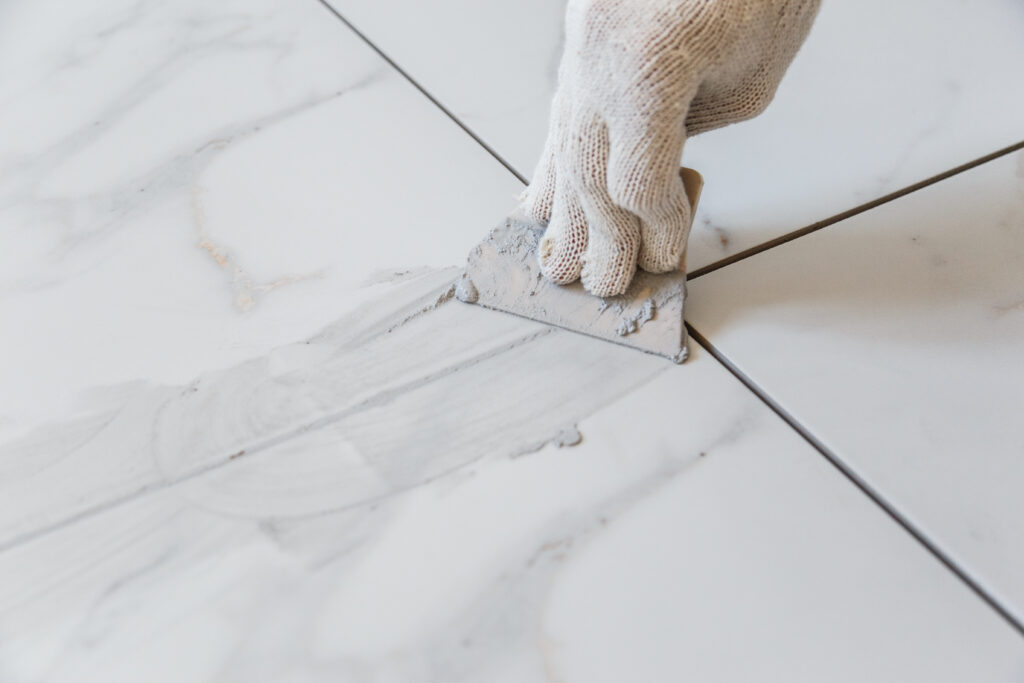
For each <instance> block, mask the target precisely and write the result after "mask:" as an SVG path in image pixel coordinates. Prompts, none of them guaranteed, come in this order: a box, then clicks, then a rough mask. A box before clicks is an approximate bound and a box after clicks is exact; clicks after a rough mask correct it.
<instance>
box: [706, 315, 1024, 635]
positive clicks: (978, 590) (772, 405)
mask: <svg viewBox="0 0 1024 683" xmlns="http://www.w3.org/2000/svg"><path fill="white" fill-rule="evenodd" d="M686 329H687V331H688V332H689V334H690V336H691V337H693V339H695V340H696V341H697V343H698V344H700V345H701V346H702V347H703V348H704V350H705V351H707V352H708V353H710V354H711V355H712V356H713V357H714V359H715V360H717V361H718V362H719V363H721V364H722V365H723V366H725V368H726V369H727V370H728V371H729V372H731V373H732V375H733V376H734V377H735V378H736V379H738V380H739V381H740V382H742V383H743V385H744V386H745V387H747V389H749V390H750V391H752V392H753V393H754V395H755V396H757V397H758V398H759V399H761V402H762V403H764V404H765V405H766V406H768V408H769V409H771V410H772V412H774V413H775V414H776V415H778V416H779V417H780V418H782V421H783V422H785V423H786V424H787V425H789V426H790V428H792V429H793V430H794V431H795V432H796V433H797V434H799V435H800V436H801V437H803V439H804V441H806V442H807V443H808V444H810V445H811V447H813V448H814V449H815V450H817V451H818V453H820V454H821V455H822V456H823V457H824V458H825V459H826V460H828V462H829V463H830V464H831V465H832V466H833V467H835V468H836V469H837V470H839V472H840V473H841V474H842V475H843V476H845V477H846V478H847V479H848V480H849V481H850V482H851V483H852V484H853V485H854V486H856V487H857V488H858V489H860V491H861V492H862V493H863V494H865V495H866V496H867V497H868V498H870V499H871V500H872V501H874V503H875V504H876V505H878V506H879V507H880V508H881V509H882V510H883V511H884V512H885V513H886V514H887V515H888V516H889V517H890V518H891V519H892V520H893V521H894V522H896V523H897V524H899V525H900V526H901V527H903V530H904V531H906V532H907V533H909V534H910V535H911V536H912V537H913V538H914V539H915V540H916V541H917V542H918V543H920V544H921V545H923V546H924V547H925V549H926V550H928V552H930V553H931V554H932V555H933V556H934V557H935V558H936V559H937V560H938V561H939V562H941V563H942V564H943V565H945V567H946V569H948V570H949V571H951V572H953V574H955V575H956V576H957V578H959V579H960V580H961V581H963V582H964V583H965V584H967V587H968V588H970V589H971V590H972V591H973V592H974V594H975V595H976V596H978V597H979V598H981V600H982V601H983V602H985V603H986V604H987V605H988V606H989V607H991V608H992V609H993V610H995V611H996V613H997V614H998V615H999V616H1000V617H1002V618H1003V620H1004V621H1005V622H1006V623H1007V624H1009V625H1010V627H1011V628H1013V630H1015V631H1016V632H1017V633H1018V634H1020V635H1021V636H1024V623H1022V622H1020V621H1019V620H1018V619H1017V618H1016V617H1015V616H1014V615H1013V614H1012V613H1011V612H1010V611H1009V610H1008V609H1007V608H1006V607H1004V606H1003V605H1002V604H1000V602H999V601H998V600H997V599H996V598H995V597H994V596H993V595H992V594H991V593H989V592H988V591H987V590H985V588H983V587H982V586H981V585H980V584H979V583H978V582H977V581H976V580H975V579H974V578H973V577H971V575H970V574H968V573H967V571H966V570H964V569H961V568H960V566H959V565H957V563H956V562H955V561H954V560H953V558H951V557H950V556H949V555H947V554H946V553H945V551H943V550H942V549H941V548H940V547H939V546H938V545H936V544H935V543H934V542H932V541H931V539H929V538H928V537H927V536H926V535H925V534H924V532H922V531H921V530H920V529H918V528H917V527H916V526H914V524H913V522H911V521H910V520H909V519H907V518H906V517H904V516H903V514H902V513H900V511H899V510H897V509H896V507H895V506H893V505H892V504H891V503H889V502H888V501H887V500H886V499H885V498H884V497H883V496H882V495H881V493H879V492H878V491H877V490H876V489H875V488H874V487H873V486H871V484H869V483H868V482H867V481H865V480H864V479H863V478H862V477H861V476H860V475H858V474H857V473H856V472H854V471H853V470H852V469H851V468H850V467H849V466H847V465H846V463H844V462H843V461H842V459H841V458H839V456H837V455H836V454H835V453H833V452H832V451H831V450H830V449H829V448H828V447H827V446H825V444H823V443H822V442H821V441H819V440H818V438H817V437H815V436H814V435H813V434H812V433H811V432H810V430H808V429H807V428H806V427H804V426H803V425H802V424H800V423H799V422H797V420H796V418H794V417H793V416H792V415H791V414H790V413H789V412H787V411H786V409H785V408H783V407H782V406H781V405H779V404H778V403H777V402H776V401H775V400H774V399H772V398H771V397H770V396H769V395H768V394H767V392H765V391H764V389H762V388H761V387H760V386H758V385H757V384H756V383H754V381H753V380H752V379H751V378H750V377H748V376H747V375H746V374H745V373H744V372H743V371H742V370H740V369H739V368H738V367H737V366H736V365H734V364H733V362H732V361H730V360H729V358H728V357H726V356H725V354H723V353H722V352H721V351H720V350H719V349H717V348H716V347H715V346H714V345H713V344H712V343H711V342H709V341H708V340H707V338H705V337H704V335H702V334H701V333H700V332H698V331H697V330H696V329H694V328H693V326H692V325H690V323H686Z"/></svg>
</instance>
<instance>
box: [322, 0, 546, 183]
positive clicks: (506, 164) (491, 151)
mask: <svg viewBox="0 0 1024 683" xmlns="http://www.w3.org/2000/svg"><path fill="white" fill-rule="evenodd" d="M317 1H318V2H319V3H320V4H321V5H323V6H324V8H325V9H326V10H327V11H328V12H330V13H331V14H333V15H334V16H335V17H336V18H337V19H338V21H340V22H341V23H343V24H345V26H347V27H348V28H349V30H351V31H352V32H353V33H355V34H356V35H357V36H358V37H359V39H360V40H362V41H363V42H364V43H366V45H367V46H368V47H369V48H370V49H371V50H373V51H374V52H376V53H377V55H378V56H379V57H380V58H381V59H383V60H384V61H385V62H387V63H388V64H389V65H390V66H391V68H393V69H394V70H395V71H397V72H398V73H399V74H401V76H402V77H403V78H404V79H405V80H407V81H408V82H409V83H410V84H411V85H412V86H413V87H414V88H416V89H417V90H419V91H420V94H422V95H423V96H424V97H426V98H427V99H428V100H430V101H431V102H432V103H433V104H434V106H435V107H437V108H438V109H440V110H441V111H442V112H444V114H445V115H446V116H447V117H448V118H449V119H451V120H452V122H453V123H455V125H457V126H458V127H459V128H461V129H462V130H463V131H464V132H465V133H466V134H467V135H469V137H471V138H473V140H475V141H476V143H477V144H478V145H480V146H481V147H483V148H484V149H485V150H486V151H487V153H488V154H490V155H491V156H492V157H494V158H495V159H496V160H497V162H498V163H500V164H501V165H502V166H504V167H505V169H506V170H508V172H509V173H511V174H512V175H514V176H515V177H516V179H518V180H519V182H521V183H522V184H523V185H528V184H529V181H528V180H527V179H526V177H525V176H523V175H522V174H521V173H519V171H517V170H516V169H515V167H513V166H512V164H511V163H509V162H508V161H507V160H506V159H505V158H504V157H503V156H501V155H500V154H498V151H497V150H496V149H494V148H493V147H491V146H490V145H488V144H487V143H486V142H484V141H483V139H482V138H481V137H480V136H479V135H477V134H476V133H474V132H473V130H472V129H470V127H469V126H467V125H466V124H465V123H463V122H462V121H461V120H460V119H459V118H458V117H457V116H455V114H454V113H452V111H451V110H450V109H448V107H446V106H444V105H443V104H441V102H440V101H439V100H438V99H437V98H436V97H434V96H433V95H432V94H431V93H430V92H429V91H428V90H427V89H426V88H424V87H423V86H422V85H420V83H419V82H418V81H417V80H416V79H415V78H413V77H412V76H411V75H410V74H409V73H408V72H407V71H406V70H405V69H403V68H402V67H400V66H399V65H398V64H397V63H395V60H393V59H391V57H389V56H388V55H387V54H386V53H385V52H384V51H383V50H381V49H380V48H379V47H377V45H376V44H375V43H373V41H371V40H370V39H369V38H368V37H367V36H366V34H364V33H363V32H362V31H360V30H359V29H358V28H356V27H355V25H354V24H353V23H352V22H350V21H349V20H348V19H346V18H345V17H344V16H343V15H342V14H341V12H339V11H338V10H336V9H334V8H333V7H331V5H330V4H328V2H327V0H317Z"/></svg>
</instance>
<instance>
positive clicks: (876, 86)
mask: <svg viewBox="0 0 1024 683" xmlns="http://www.w3.org/2000/svg"><path fill="white" fill-rule="evenodd" d="M328 2H330V3H331V5H332V6H334V7H335V8H337V9H338V11H339V12H341V13H342V14H343V15H344V16H345V17H346V18H347V19H349V20H350V21H351V22H352V23H353V24H354V25H355V26H356V27H357V28H358V29H359V30H360V31H362V32H363V33H365V34H366V35H367V37H368V38H369V39H370V40H372V41H373V42H374V43H375V44H376V45H377V46H379V47H380V48H381V49H382V50H383V51H384V52H385V53H387V54H388V55H389V56H390V57H391V58H392V59H394V60H395V61H396V62H397V63H398V64H399V65H401V66H402V68H403V69H405V70H406V71H407V72H408V73H409V74H410V75H411V76H412V77H413V78H415V79H416V80H417V81H418V82H419V83H420V84H421V85H422V86H423V87H424V88H426V89H427V90H428V91H429V92H431V93H432V94H433V95H434V96H435V97H437V98H438V99H439V100H440V101H441V102H442V103H443V104H444V105H445V106H447V107H448V108H449V109H450V110H451V111H452V112H453V113H454V114H455V115H456V116H458V117H459V118H460V119H461V120H463V121H464V122H465V123H466V124H467V125H468V126H469V127H470V128H471V129H472V130H473V131H474V132H475V133H476V134H478V135H479V136H480V137H481V138H482V139H483V140H484V141H486V142H487V143H488V144H489V145H491V146H492V147H493V148H494V149H495V150H496V151H497V152H498V153H499V154H501V155H502V156H503V157H504V158H505V159H507V160H508V161H509V162H510V163H511V164H512V165H513V166H514V167H515V168H516V169H517V170H518V171H519V172H520V173H521V174H523V175H525V176H529V175H530V174H531V173H532V172H533V167H534V164H535V163H536V161H537V158H538V157H539V155H540V150H541V147H542V145H543V142H544V137H545V133H546V126H547V111H548V102H549V98H550V97H551V93H552V91H553V89H554V84H555V76H556V70H557V65H558V60H559V57H560V50H561V45H560V35H561V24H562V13H563V8H564V6H565V2H564V0H562V1H559V2H551V1H550V0H521V1H520V2H500V3H499V2H474V1H473V0H433V1H431V2H418V1H417V0H378V1H374V2H367V1H366V0H328ZM1022 33H1024V5H1022V4H1021V3H1020V2H1018V0H979V1H978V2H963V1H962V0H904V1H902V2H899V3H892V2H887V1H886V0H866V1H861V2H825V3H823V7H822V10H821V13H820V15H819V17H818V20H817V23H816V25H815V27H814V29H813V31H812V33H811V36H810V38H809V39H808V41H807V43H806V45H804V48H803V50H802V51H801V53H800V54H799V55H798V56H797V59H796V61H795V62H794V64H793V66H792V68H791V69H790V71H789V73H788V74H787V76H786V79H785V80H784V81H783V83H782V86H781V88H780V90H779V92H778V95H777V97H776V99H775V102H774V103H773V104H772V105H771V107H770V108H769V109H768V111H767V112H766V113H765V114H764V115H762V116H761V117H759V118H758V119H755V120H753V121H750V122H746V123H744V124H742V125H737V126H733V127H729V128H725V129H722V130H719V131H715V132H712V133H709V134H707V135H704V136H700V137H697V138H694V139H693V140H691V141H690V142H689V143H688V146H687V149H686V152H685V154H684V161H685V163H686V165H687V166H691V167H693V168H696V169H697V170H699V171H700V172H701V173H702V174H703V175H704V177H705V179H706V181H707V183H706V185H705V187H704V194H703V196H702V198H701V208H700V210H699V212H698V215H697V217H696V220H695V224H694V230H693V233H692V234H691V237H690V249H689V254H688V259H687V262H688V265H689V267H690V268H691V269H696V268H699V267H701V266H705V265H707V264H710V263H713V262H715V261H718V260H720V259H722V258H724V257H727V256H730V255H732V254H735V253H738V252H740V251H742V250H744V249H746V248H749V247H752V246H754V245H757V244H760V243H762V242H765V241H767V240H769V239H772V238H774V237H777V236H779V235H782V234H786V233H789V232H791V231H793V230H796V229H798V228H801V227H804V226H806V225H810V224H812V223H815V222H817V221H820V220H823V219H825V218H828V217H830V216H833V215H835V214H838V213H841V212H843V211H846V210H848V209H851V208H853V207H855V206H858V205H860V204H863V203H865V202H868V201H870V200H873V199H876V198H878V197H881V196H884V195H886V194H888V193H890V192H893V191H895V190H898V189H901V188H903V187H906V186H908V185H910V184H913V183H915V182H918V181H920V180H923V179H925V178H928V177H930V176H933V175H935V174H938V173H942V172H945V171H946V170H948V169H950V168H952V167H954V166H957V165H959V164H963V163H966V162H968V161H970V160H972V159H975V158H978V157H980V156H984V155H986V154H989V153H991V152H994V151H996V150H998V149H1001V148H1003V147H1006V146H1009V145H1012V144H1014V143H1016V142H1019V141H1021V140H1024V126H1022V124H1021V121H1022V120H1024V90H1022V89H1021V88H1019V87H1016V85H1015V84H1016V83H1017V82H1018V81H1019V80H1020V75H1019V70H1020V69H1019V65H1020V64H1021V63H1024V41H1022V40H1021V39H1020V36H1021V34H1022Z"/></svg>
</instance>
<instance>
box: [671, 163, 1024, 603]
mask: <svg viewBox="0 0 1024 683" xmlns="http://www.w3.org/2000/svg"><path fill="white" fill-rule="evenodd" d="M691 285H692V286H691V298H690V300H689V303H690V304H692V305H691V306H690V308H689V310H688V314H689V316H690V321H691V322H692V323H693V325H694V326H695V327H696V328H697V329H698V330H699V331H700V332H702V333H703V334H704V335H705V336H707V337H708V338H709V339H710V340H711V342H712V343H713V344H714V345H715V346H716V347H718V348H719V349H720V350H721V351H722V352H723V353H724V354H725V355H726V356H727V357H728V358H729V359H730V360H731V361H732V362H734V363H735V364H736V365H737V366H738V367H739V368H740V369H741V370H742V371H743V372H744V373H746V374H747V375H748V376H750V377H751V378H752V379H753V381H754V382H755V383H757V384H758V385H759V386H760V387H761V388H763V389H764V390H765V391H766V392H767V393H768V394H769V395H770V396H772V398H773V399H774V400H776V401H777V402H778V403H779V404H780V405H781V406H782V407H783V408H784V409H785V410H787V411H788V412H789V413H791V414H792V415H793V416H794V418H795V419H796V420H798V421H799V422H800V423H802V424H803V425H805V426H806V427H807V428H808V429H809V430H810V431H811V432H812V433H813V434H814V435H815V436H816V437H817V438H819V439H820V440H821V441H822V442H823V443H824V444H825V445H826V446H827V447H828V448H829V449H831V450H832V451H833V452H835V453H836V454H837V455H838V456H839V457H840V458H841V459H842V460H843V461H845V462H846V463H847V464H848V465H849V466H850V467H851V468H853V469H854V470H855V471H856V472H857V473H858V474H859V475H860V476H861V477H862V478H863V479H864V480H866V481H867V483H868V484H869V485H871V486H872V487H874V488H875V489H876V490H877V491H879V493H880V494H881V495H882V496H883V497H885V498H886V499H887V500H888V501H889V502H890V503H891V504H893V505H894V506H895V507H896V508H898V509H899V510H900V512H901V513H902V514H904V515H905V516H906V517H907V518H908V519H910V520H911V521H912V522H913V523H914V524H915V525H916V526H917V527H918V528H920V529H921V530H922V531H923V532H924V533H925V534H926V535H927V536H929V537H930V538H931V539H932V540H933V541H934V542H935V543H937V544H938V545H939V547H941V548H942V549H943V550H944V551H945V552H946V553H947V554H948V556H950V557H951V558H952V559H953V560H954V561H955V562H957V563H958V564H959V565H960V566H961V567H962V568H963V569H964V570H965V571H966V572H967V573H968V574H970V575H972V576H973V577H974V578H975V579H976V580H977V581H978V582H979V583H980V584H981V585H983V586H984V587H985V588H986V589H987V590H988V591H990V592H991V594H992V595H993V596H995V597H996V598H997V599H998V600H999V601H1000V602H1001V603H1002V604H1003V605H1004V606H1005V607H1006V608H1007V609H1008V610H1010V611H1012V612H1013V613H1014V614H1015V615H1016V617H1017V619H1020V620H1022V621H1024V581H1022V580H1021V577H1022V576H1024V540H1022V539H1024V514H1022V511H1024V506H1022V503H1021V500H1022V498H1021V491H1024V457H1022V455H1024V422H1022V420H1021V418H1020V415H1021V407H1022V406H1024V356H1022V349H1024V152H1017V153H1014V154H1009V155H1006V156H1003V157H1001V158H999V159H998V160H995V161H992V162H990V163H987V164H984V165H982V166H980V167H978V168H976V169H973V170H971V171H969V172H966V173H963V174H961V175H957V176H955V177H953V178H950V179H948V180H945V181H942V182H941V183H938V184H936V185H933V186H931V187H929V188H926V189H924V190H921V191H919V192H915V193H913V194H911V195H908V196H906V197H903V198H901V199H899V200H897V201H894V202H892V203H890V204H886V205H885V206H882V207H879V208H877V209H874V210H872V211H868V212H866V213H863V214H861V215H859V216H856V217H854V218H851V219H849V220H847V221H844V222H841V223H838V224H836V225H833V226H831V227H829V228H826V229H824V230H821V231H819V232H816V233H813V234H811V235H808V236H806V237H802V238H800V239H798V240H796V241H794V242H791V243H788V244H785V245H783V246H781V247H778V248H775V249H772V250H769V251H766V252H764V253H762V254H759V255H757V256H755V257H752V258H750V259H746V260H743V261H741V262H739V263H736V264H733V265H731V266H728V267H727V268H723V269H722V270H720V271H716V272H714V273H711V274H709V275H707V276H705V277H701V278H698V279H696V280H694V281H692V282H691Z"/></svg>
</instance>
